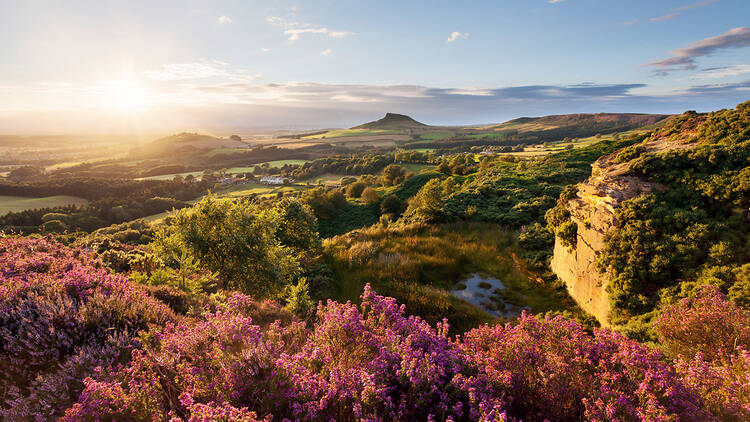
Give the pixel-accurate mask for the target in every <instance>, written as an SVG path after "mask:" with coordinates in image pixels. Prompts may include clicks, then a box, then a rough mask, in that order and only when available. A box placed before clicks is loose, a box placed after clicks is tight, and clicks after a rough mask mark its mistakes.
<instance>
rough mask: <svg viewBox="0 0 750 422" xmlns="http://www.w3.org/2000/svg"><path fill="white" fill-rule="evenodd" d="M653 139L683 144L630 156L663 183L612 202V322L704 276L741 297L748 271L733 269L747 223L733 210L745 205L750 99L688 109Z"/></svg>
mask: <svg viewBox="0 0 750 422" xmlns="http://www.w3.org/2000/svg"><path fill="white" fill-rule="evenodd" d="M652 139H666V140H667V141H668V142H679V143H682V144H685V143H687V144H686V145H687V147H681V148H671V149H668V150H667V151H666V152H657V153H643V154H640V155H639V157H638V158H636V159H634V160H633V161H632V162H631V163H630V172H631V173H632V174H634V175H637V176H639V177H642V178H647V179H648V180H650V181H654V182H659V183H661V184H662V185H664V186H666V188H667V189H666V191H663V192H662V191H659V190H657V191H655V192H653V193H651V194H647V195H641V196H639V197H636V198H633V199H630V200H628V201H625V202H623V203H622V204H621V206H620V208H619V209H618V210H617V213H616V227H615V230H614V231H613V232H612V233H611V234H610V235H609V236H608V239H607V242H606V247H605V249H604V251H603V253H602V256H601V259H600V262H599V266H600V269H601V270H607V271H609V272H610V274H611V282H610V283H609V286H608V292H609V293H610V297H611V300H612V304H613V305H614V308H615V312H614V314H613V315H614V319H613V322H615V323H624V322H626V321H627V320H628V319H629V318H632V317H633V316H635V315H643V314H645V313H647V312H650V311H651V310H652V309H654V307H655V306H656V304H657V302H658V301H659V300H660V297H667V298H668V297H671V296H675V297H676V298H680V297H686V296H688V295H689V294H690V291H691V290H692V289H693V288H694V287H695V286H700V285H705V284H712V285H715V286H717V287H719V288H720V290H722V291H723V292H724V293H727V292H728V291H729V290H731V291H732V297H733V300H734V301H735V302H740V303H745V301H746V300H747V299H746V298H747V296H746V291H747V287H746V284H747V282H746V281H745V280H746V279H747V277H744V276H742V275H739V276H738V275H736V274H741V273H740V272H739V270H738V269H739V267H741V266H742V265H743V264H745V263H747V259H748V258H749V256H748V255H747V251H748V245H750V227H748V225H747V221H746V217H745V215H744V213H743V212H739V213H738V212H737V211H738V209H739V210H747V209H748V207H749V206H750V179H748V176H750V167H748V166H747V163H748V159H750V103H744V104H740V105H738V106H737V108H736V109H730V110H721V111H718V112H715V113H711V114H709V115H698V114H696V113H694V112H687V113H685V114H684V115H682V116H680V117H678V118H676V119H674V120H673V121H672V122H671V123H670V124H669V125H667V126H665V127H664V128H663V129H662V130H661V131H659V132H657V133H655V134H654V135H653V136H652ZM623 153H624V152H621V154H623ZM738 207H739V208H738Z"/></svg>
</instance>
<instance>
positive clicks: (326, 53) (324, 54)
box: [320, 48, 333, 56]
mask: <svg viewBox="0 0 750 422" xmlns="http://www.w3.org/2000/svg"><path fill="white" fill-rule="evenodd" d="M331 53H333V50H331V49H330V48H326V49H325V50H323V51H321V52H320V55H321V56H327V55H329V54H331Z"/></svg>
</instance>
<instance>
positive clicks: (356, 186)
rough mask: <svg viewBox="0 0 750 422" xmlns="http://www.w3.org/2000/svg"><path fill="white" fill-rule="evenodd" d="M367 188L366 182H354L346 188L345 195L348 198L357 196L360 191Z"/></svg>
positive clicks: (360, 194)
mask: <svg viewBox="0 0 750 422" xmlns="http://www.w3.org/2000/svg"><path fill="white" fill-rule="evenodd" d="M366 188H367V183H365V182H362V181H359V182H354V183H352V184H351V185H349V186H348V187H347V188H346V196H348V197H349V198H359V197H361V196H362V192H363V191H364V190H365V189H366Z"/></svg>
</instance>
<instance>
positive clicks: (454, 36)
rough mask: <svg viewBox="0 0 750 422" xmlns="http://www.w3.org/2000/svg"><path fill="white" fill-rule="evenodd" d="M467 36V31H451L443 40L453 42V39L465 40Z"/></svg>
mask: <svg viewBox="0 0 750 422" xmlns="http://www.w3.org/2000/svg"><path fill="white" fill-rule="evenodd" d="M467 38H469V34H468V33H466V32H459V31H453V32H451V34H450V36H449V37H448V39H447V40H445V42H453V41H456V40H459V39H463V40H465V39H467Z"/></svg>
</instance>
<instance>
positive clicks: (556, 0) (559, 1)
mask: <svg viewBox="0 0 750 422" xmlns="http://www.w3.org/2000/svg"><path fill="white" fill-rule="evenodd" d="M564 1H565V0H548V1H547V3H552V4H555V3H562V2H564Z"/></svg>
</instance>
